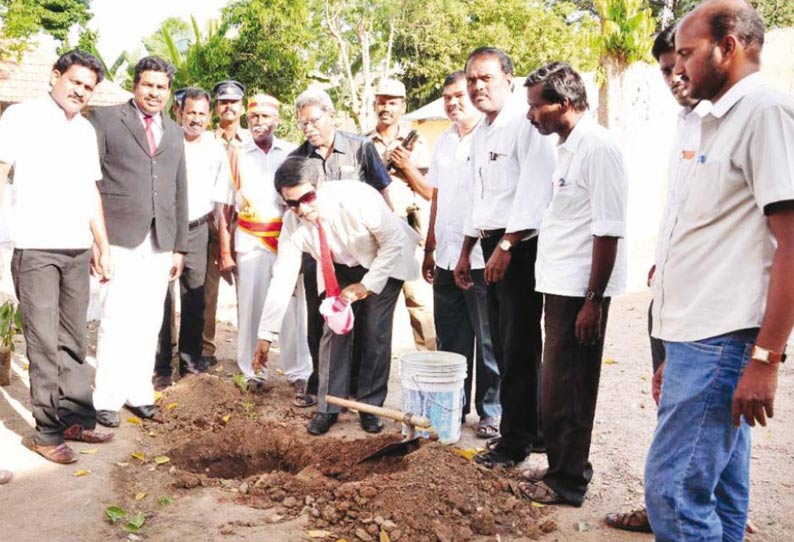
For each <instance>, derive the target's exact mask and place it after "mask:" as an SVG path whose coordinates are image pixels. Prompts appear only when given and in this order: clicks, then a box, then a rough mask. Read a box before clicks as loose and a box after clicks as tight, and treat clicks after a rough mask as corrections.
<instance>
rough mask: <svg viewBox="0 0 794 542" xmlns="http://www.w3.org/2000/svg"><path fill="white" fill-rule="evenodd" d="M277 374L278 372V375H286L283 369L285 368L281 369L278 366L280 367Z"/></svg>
mask: <svg viewBox="0 0 794 542" xmlns="http://www.w3.org/2000/svg"><path fill="white" fill-rule="evenodd" d="M276 374H277V375H278V376H284V370H283V369H281V368H278V369H276Z"/></svg>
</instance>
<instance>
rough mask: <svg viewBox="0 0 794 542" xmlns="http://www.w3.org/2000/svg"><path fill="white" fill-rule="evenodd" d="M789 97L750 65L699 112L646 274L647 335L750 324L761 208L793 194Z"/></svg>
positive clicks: (685, 334)
mask: <svg viewBox="0 0 794 542" xmlns="http://www.w3.org/2000/svg"><path fill="white" fill-rule="evenodd" d="M792 141H794V97H792V96H791V95H790V94H783V93H780V92H778V91H776V90H773V89H772V88H770V87H768V86H767V85H765V84H764V82H763V80H762V79H761V76H760V75H759V74H757V73H756V74H753V75H750V76H747V77H745V78H744V79H742V80H740V81H739V82H738V83H736V84H735V85H733V87H731V88H730V89H729V90H728V92H726V93H725V94H724V95H723V96H722V97H721V98H720V99H719V100H718V101H717V102H716V103H714V104H713V105H712V108H711V111H710V112H708V113H707V114H706V115H705V116H704V117H703V119H702V121H701V138H700V147H699V148H698V152H697V157H696V158H695V165H694V167H693V168H691V170H690V171H689V172H688V174H687V175H686V177H685V178H684V179H683V182H682V184H681V187H680V191H679V193H678V198H679V203H678V205H677V206H676V209H675V221H674V224H673V226H672V228H671V229H670V232H669V238H668V239H667V240H666V245H665V247H666V250H665V252H664V253H663V254H661V257H660V258H659V260H658V261H657V267H656V275H655V277H654V281H653V299H654V303H653V311H654V314H653V316H654V318H653V335H654V337H658V338H660V339H663V340H666V341H697V340H701V339H706V338H709V337H716V336H719V335H723V334H725V333H729V332H732V331H736V330H739V329H747V328H753V327H759V326H760V325H761V322H762V320H763V318H764V313H765V312H766V298H767V295H768V292H769V280H770V269H771V267H772V259H773V257H774V254H775V250H776V242H775V239H774V236H773V235H772V231H771V229H770V227H769V219H768V217H767V216H766V215H765V214H764V209H765V208H766V207H767V206H768V205H770V204H772V203H776V202H780V201H790V200H794V145H792V144H791V142H792Z"/></svg>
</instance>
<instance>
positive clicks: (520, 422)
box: [480, 235, 543, 461]
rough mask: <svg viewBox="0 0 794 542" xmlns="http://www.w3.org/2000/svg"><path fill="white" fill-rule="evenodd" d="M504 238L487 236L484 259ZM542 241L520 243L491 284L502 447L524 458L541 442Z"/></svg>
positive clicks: (517, 458) (489, 295) (521, 458)
mask: <svg viewBox="0 0 794 542" xmlns="http://www.w3.org/2000/svg"><path fill="white" fill-rule="evenodd" d="M499 239H500V237H499V236H498V235H495V236H493V237H489V238H486V239H482V240H481V241H480V244H481V246H482V251H483V255H484V256H485V260H486V261H488V258H490V257H491V254H493V252H494V250H498V249H497V248H496V245H497V244H498V243H499ZM537 252H538V239H537V237H534V238H532V239H529V240H527V241H522V242H520V243H516V245H515V246H514V247H513V249H512V250H511V253H512V255H511V258H510V265H509V266H508V268H507V272H506V274H505V277H504V278H503V279H502V280H501V281H500V282H497V283H495V284H489V285H488V313H489V322H490V325H491V339H492V341H493V345H494V354H495V355H496V361H497V363H498V365H499V374H500V375H501V376H502V385H501V388H500V394H499V397H500V400H501V403H502V423H501V425H500V427H499V431H500V433H501V434H502V438H501V440H500V442H499V446H498V448H499V451H501V452H504V453H505V454H507V455H508V456H509V457H510V458H511V459H513V460H514V461H522V460H523V459H524V458H525V457H526V455H527V454H528V453H529V452H531V450H532V446H533V445H534V446H541V445H542V443H543V431H542V428H541V420H540V365H541V354H542V350H543V338H542V335H541V330H540V318H541V314H542V313H543V296H542V295H541V294H539V293H538V292H536V291H535V258H536V256H537Z"/></svg>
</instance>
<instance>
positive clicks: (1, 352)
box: [0, 300, 22, 386]
mask: <svg viewBox="0 0 794 542" xmlns="http://www.w3.org/2000/svg"><path fill="white" fill-rule="evenodd" d="M20 333H22V314H21V313H20V312H19V307H18V306H17V304H16V303H14V302H13V301H11V300H8V301H6V302H5V303H3V304H2V305H0V386H8V385H9V384H10V383H11V355H12V354H13V352H14V337H15V336H16V335H19V334H20Z"/></svg>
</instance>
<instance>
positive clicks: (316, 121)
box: [298, 112, 328, 130]
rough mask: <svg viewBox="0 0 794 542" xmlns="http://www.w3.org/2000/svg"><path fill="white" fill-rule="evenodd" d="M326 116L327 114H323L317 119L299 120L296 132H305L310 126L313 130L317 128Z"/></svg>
mask: <svg viewBox="0 0 794 542" xmlns="http://www.w3.org/2000/svg"><path fill="white" fill-rule="evenodd" d="M327 114H328V113H327V112H323V114H322V115H320V116H319V117H314V118H313V119H307V120H299V121H298V130H305V129H306V127H307V126H309V125H312V126H314V127H315V128H317V126H318V125H319V124H320V121H321V120H323V117H324V116H325V115H327Z"/></svg>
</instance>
